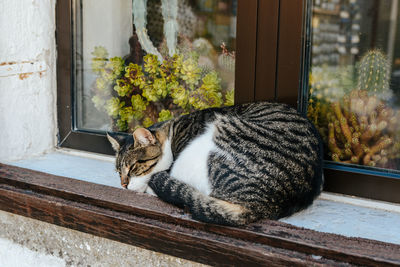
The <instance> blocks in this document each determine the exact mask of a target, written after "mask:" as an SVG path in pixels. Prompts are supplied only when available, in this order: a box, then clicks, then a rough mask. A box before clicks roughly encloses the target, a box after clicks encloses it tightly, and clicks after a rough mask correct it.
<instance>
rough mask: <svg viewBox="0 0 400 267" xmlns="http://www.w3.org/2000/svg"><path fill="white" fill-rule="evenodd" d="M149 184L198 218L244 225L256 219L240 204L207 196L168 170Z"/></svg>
mask: <svg viewBox="0 0 400 267" xmlns="http://www.w3.org/2000/svg"><path fill="white" fill-rule="evenodd" d="M149 186H150V187H151V189H153V191H154V192H155V193H156V194H157V196H158V197H160V198H161V199H162V200H164V201H166V202H169V203H171V204H174V205H176V206H178V207H182V208H183V207H184V208H188V209H189V211H190V213H191V214H192V217H193V218H194V219H196V220H199V221H203V222H207V223H216V224H223V225H232V226H236V225H244V224H247V223H249V222H251V221H254V219H255V218H254V217H253V216H252V213H251V212H250V211H249V210H248V209H246V208H245V207H243V206H241V205H239V204H233V203H230V202H227V201H224V200H220V199H217V198H213V197H210V196H207V195H205V194H203V193H201V192H199V191H198V190H196V189H195V188H193V187H192V186H190V185H188V184H185V183H183V182H181V181H179V180H176V179H174V178H172V177H171V176H170V175H169V173H168V172H165V171H164V172H159V173H156V174H154V175H153V176H152V177H151V179H150V181H149Z"/></svg>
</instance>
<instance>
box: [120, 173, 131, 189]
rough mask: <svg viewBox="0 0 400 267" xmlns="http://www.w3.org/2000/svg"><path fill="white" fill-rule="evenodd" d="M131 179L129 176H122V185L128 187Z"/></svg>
mask: <svg viewBox="0 0 400 267" xmlns="http://www.w3.org/2000/svg"><path fill="white" fill-rule="evenodd" d="M128 184H129V179H128V177H125V176H121V185H122V187H123V188H128Z"/></svg>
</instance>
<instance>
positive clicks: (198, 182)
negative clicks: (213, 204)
mask: <svg viewBox="0 0 400 267" xmlns="http://www.w3.org/2000/svg"><path fill="white" fill-rule="evenodd" d="M214 132H215V127H214V125H213V124H210V125H209V126H208V127H207V129H206V131H205V132H204V133H203V134H202V135H200V136H198V137H196V138H195V139H194V140H193V141H192V142H191V143H190V144H189V145H187V147H186V148H185V149H184V150H183V151H182V152H181V153H180V154H179V156H178V158H177V159H176V160H175V162H174V164H173V166H172V170H171V176H172V177H173V178H175V179H177V180H180V181H182V182H184V183H187V184H189V185H191V186H193V187H194V188H196V189H197V190H199V191H200V192H202V193H204V194H207V195H209V194H210V193H211V186H210V182H209V178H208V156H209V154H210V152H211V151H213V150H216V145H215V143H214V141H213V135H214Z"/></svg>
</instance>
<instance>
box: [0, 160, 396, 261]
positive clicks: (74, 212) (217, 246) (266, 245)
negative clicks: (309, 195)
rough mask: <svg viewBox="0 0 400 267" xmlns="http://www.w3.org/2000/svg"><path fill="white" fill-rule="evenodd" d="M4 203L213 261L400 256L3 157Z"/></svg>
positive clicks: (0, 203)
mask: <svg viewBox="0 0 400 267" xmlns="http://www.w3.org/2000/svg"><path fill="white" fill-rule="evenodd" d="M0 209H2V210H5V211H8V212H12V213H16V214H20V215H23V216H27V217H31V218H34V219H38V220H42V221H45V222H49V223H53V224H57V225H60V226H64V227H68V228H71V229H75V230H79V231H83V232H87V233H91V234H94V235H98V236H101V237H105V238H110V239H113V240H117V241H120V242H124V243H127V244H131V245H135V246H139V247H143V248H147V249H151V250H154V251H158V252H162V253H166V254H169V255H173V256H177V257H181V258H185V259H189V260H193V261H197V262H201V263H206V264H211V265H221V266H222V265H245V264H250V265H269V266H272V265H276V266H280V265H288V264H294V265H310V264H317V265H318V264H321V263H323V264H340V263H350V264H360V265H364V266H375V265H379V264H386V265H396V264H400V254H399V253H398V252H399V251H400V246H398V245H394V244H388V243H383V242H379V241H373V240H367V239H362V238H348V237H344V236H339V235H334V234H327V233H319V232H316V231H312V230H308V229H303V228H298V227H295V226H292V225H289V224H285V223H282V222H278V221H270V220H264V221H261V222H258V223H255V224H250V225H249V226H246V227H243V228H234V227H224V226H219V225H212V224H205V223H201V222H198V221H195V220H192V219H190V217H189V215H188V214H185V213H184V212H183V210H181V209H178V208H176V207H174V206H171V205H169V204H166V203H164V202H162V201H160V200H159V199H158V198H155V197H152V196H148V195H145V194H137V193H134V192H132V191H128V190H123V189H118V188H113V187H108V186H104V185H100V184H93V183H88V182H84V181H79V180H74V179H71V178H66V177H60V176H54V175H50V174H46V173H41V172H36V171H32V170H27V169H23V168H18V167H13V166H8V165H2V164H0ZM312 255H317V256H321V257H313V256H312Z"/></svg>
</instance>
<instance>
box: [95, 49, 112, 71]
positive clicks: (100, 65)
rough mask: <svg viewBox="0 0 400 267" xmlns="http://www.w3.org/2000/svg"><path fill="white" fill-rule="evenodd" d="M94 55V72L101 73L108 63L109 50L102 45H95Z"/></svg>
mask: <svg viewBox="0 0 400 267" xmlns="http://www.w3.org/2000/svg"><path fill="white" fill-rule="evenodd" d="M92 56H93V58H92V64H91V67H92V71H93V72H94V73H100V72H101V71H102V70H103V69H104V66H105V65H106V63H107V60H108V59H107V57H108V52H107V50H106V49H105V48H104V47H102V46H95V47H94V50H93V52H92Z"/></svg>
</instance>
